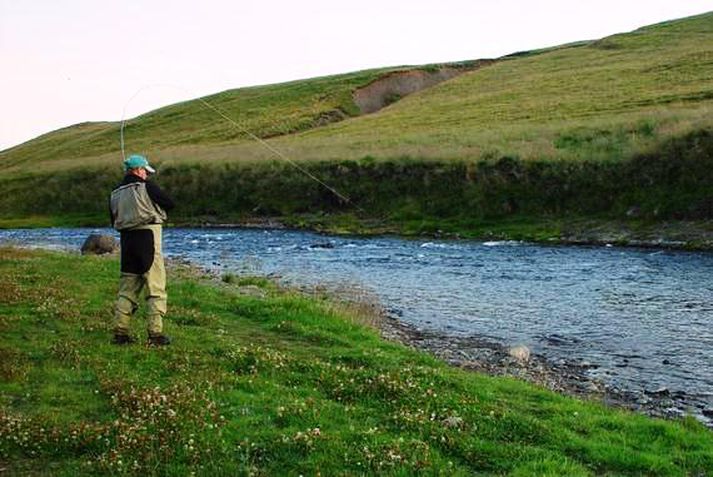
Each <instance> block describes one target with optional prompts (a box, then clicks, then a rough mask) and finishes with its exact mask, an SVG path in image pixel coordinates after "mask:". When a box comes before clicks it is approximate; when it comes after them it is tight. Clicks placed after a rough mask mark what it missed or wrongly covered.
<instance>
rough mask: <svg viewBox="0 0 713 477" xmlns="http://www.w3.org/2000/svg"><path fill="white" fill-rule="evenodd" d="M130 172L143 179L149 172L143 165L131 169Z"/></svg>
mask: <svg viewBox="0 0 713 477" xmlns="http://www.w3.org/2000/svg"><path fill="white" fill-rule="evenodd" d="M131 173H132V174H134V175H135V176H137V177H141V178H142V179H143V180H146V178H147V177H148V176H149V173H148V172H147V171H146V169H144V168H143V167H139V168H137V169H131Z"/></svg>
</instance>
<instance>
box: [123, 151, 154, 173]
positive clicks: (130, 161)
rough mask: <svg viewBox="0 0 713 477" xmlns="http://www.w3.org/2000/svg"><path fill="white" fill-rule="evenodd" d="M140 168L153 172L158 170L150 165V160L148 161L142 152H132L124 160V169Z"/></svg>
mask: <svg viewBox="0 0 713 477" xmlns="http://www.w3.org/2000/svg"><path fill="white" fill-rule="evenodd" d="M139 168H142V169H146V170H147V171H148V172H150V173H151V174H153V173H154V172H156V169H154V168H153V167H151V166H149V161H147V160H146V158H145V157H144V156H142V155H140V154H132V155H130V156H129V157H128V158H126V160H125V161H124V170H126V171H128V170H129V169H139Z"/></svg>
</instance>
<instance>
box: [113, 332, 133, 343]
mask: <svg viewBox="0 0 713 477" xmlns="http://www.w3.org/2000/svg"><path fill="white" fill-rule="evenodd" d="M135 342H136V340H135V339H134V338H132V337H131V336H129V335H123V334H114V339H112V340H111V344H115V345H128V344H132V343H135Z"/></svg>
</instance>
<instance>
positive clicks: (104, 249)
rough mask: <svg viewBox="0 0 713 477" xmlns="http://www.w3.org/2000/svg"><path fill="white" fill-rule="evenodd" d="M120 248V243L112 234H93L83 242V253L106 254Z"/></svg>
mask: <svg viewBox="0 0 713 477" xmlns="http://www.w3.org/2000/svg"><path fill="white" fill-rule="evenodd" d="M117 250H119V244H118V243H117V241H116V239H115V238H114V237H112V236H111V235H102V234H91V235H89V237H87V239H86V240H85V241H84V243H83V244H82V248H81V251H82V255H104V254H107V253H114V252H116V251H117Z"/></svg>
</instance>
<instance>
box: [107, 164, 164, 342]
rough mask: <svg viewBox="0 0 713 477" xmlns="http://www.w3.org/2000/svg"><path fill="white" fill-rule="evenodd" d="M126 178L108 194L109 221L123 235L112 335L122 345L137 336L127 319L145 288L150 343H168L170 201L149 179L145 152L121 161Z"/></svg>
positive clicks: (149, 168)
mask: <svg viewBox="0 0 713 477" xmlns="http://www.w3.org/2000/svg"><path fill="white" fill-rule="evenodd" d="M124 169H125V171H126V175H125V176H124V180H123V181H122V182H121V184H119V185H118V186H117V187H116V188H115V189H114V190H113V191H112V193H111V199H110V208H111V225H112V226H113V227H114V228H115V229H116V230H118V231H119V232H120V234H121V279H120V281H119V296H118V298H117V300H116V307H115V310H114V313H115V322H114V340H113V341H112V343H114V344H118V345H123V344H130V343H133V342H134V341H135V340H134V338H132V337H131V336H130V335H129V321H130V319H131V317H132V316H133V315H134V313H135V312H136V310H137V308H138V303H139V295H140V293H141V291H142V289H145V290H146V306H147V315H148V342H149V344H150V345H157V346H163V345H168V344H170V343H171V340H170V339H169V337H168V336H166V335H164V334H163V316H164V315H165V314H166V298H167V296H166V269H165V268H164V264H163V255H162V254H161V224H162V223H163V222H164V221H165V220H166V212H165V211H166V210H171V209H173V207H174V203H173V201H172V200H171V199H170V198H169V197H168V196H167V195H166V194H165V193H164V192H163V191H162V190H161V189H160V188H159V186H157V185H156V184H154V183H152V182H149V181H148V180H147V177H148V176H149V174H153V173H154V172H156V171H155V170H154V169H153V168H152V167H151V166H150V165H149V163H148V161H147V160H146V158H145V157H144V156H140V155H137V154H135V155H132V156H129V158H128V159H126V160H125V161H124Z"/></svg>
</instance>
